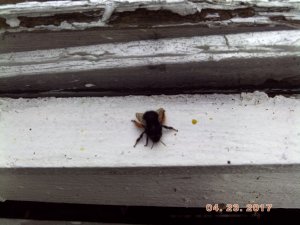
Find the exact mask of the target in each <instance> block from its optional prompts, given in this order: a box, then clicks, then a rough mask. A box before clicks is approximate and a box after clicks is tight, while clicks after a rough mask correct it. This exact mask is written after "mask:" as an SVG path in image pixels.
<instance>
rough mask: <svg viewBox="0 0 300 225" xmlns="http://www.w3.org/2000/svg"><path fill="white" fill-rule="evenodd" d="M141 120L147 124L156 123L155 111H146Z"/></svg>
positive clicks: (156, 114)
mask: <svg viewBox="0 0 300 225" xmlns="http://www.w3.org/2000/svg"><path fill="white" fill-rule="evenodd" d="M143 119H144V120H145V121H146V122H147V123H149V122H150V123H151V122H157V121H158V113H157V112H155V111H148V112H145V113H144V115H143Z"/></svg>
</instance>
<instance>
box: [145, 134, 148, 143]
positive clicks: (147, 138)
mask: <svg viewBox="0 0 300 225" xmlns="http://www.w3.org/2000/svg"><path fill="white" fill-rule="evenodd" d="M146 136H147V138H146V144H145V146H147V145H148V139H149V138H148V135H146Z"/></svg>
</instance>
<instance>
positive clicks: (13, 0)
mask: <svg viewBox="0 0 300 225" xmlns="http://www.w3.org/2000/svg"><path fill="white" fill-rule="evenodd" d="M32 1H35V2H51V1H52V2H54V1H57V0H1V1H0V5H5V4H16V3H21V2H32ZM73 1H80V0H73Z"/></svg>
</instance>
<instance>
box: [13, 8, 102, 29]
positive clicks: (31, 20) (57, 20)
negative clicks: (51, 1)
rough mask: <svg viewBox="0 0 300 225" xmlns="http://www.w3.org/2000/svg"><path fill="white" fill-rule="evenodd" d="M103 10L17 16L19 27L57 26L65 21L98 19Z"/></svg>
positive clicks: (80, 21) (86, 21) (79, 21)
mask: <svg viewBox="0 0 300 225" xmlns="http://www.w3.org/2000/svg"><path fill="white" fill-rule="evenodd" d="M103 12H104V10H95V11H87V12H80V13H79V12H78V13H75V12H74V13H62V14H56V15H53V16H36V17H27V16H19V17H18V19H19V20H20V26H21V27H28V28H32V27H35V26H41V25H45V26H47V25H54V26H59V25H60V24H61V23H62V22H64V21H66V22H68V23H74V22H78V23H82V22H84V23H88V22H92V21H97V20H99V19H100V18H101V17H102V15H103Z"/></svg>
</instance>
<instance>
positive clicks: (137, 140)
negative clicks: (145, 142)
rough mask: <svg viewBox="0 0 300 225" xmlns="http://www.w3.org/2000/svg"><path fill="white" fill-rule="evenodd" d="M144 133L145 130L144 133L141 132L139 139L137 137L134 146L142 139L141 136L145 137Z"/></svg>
mask: <svg viewBox="0 0 300 225" xmlns="http://www.w3.org/2000/svg"><path fill="white" fill-rule="evenodd" d="M144 133H145V131H144V132H143V133H141V135H140V136H139V138H138V139H136V142H135V144H134V146H133V147H134V148H135V146H136V144H137V143H138V142H139V141H140V140H141V138H142V137H143V135H144Z"/></svg>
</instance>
